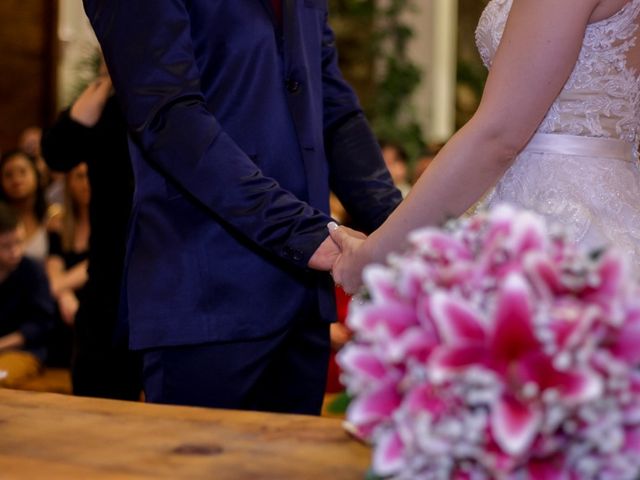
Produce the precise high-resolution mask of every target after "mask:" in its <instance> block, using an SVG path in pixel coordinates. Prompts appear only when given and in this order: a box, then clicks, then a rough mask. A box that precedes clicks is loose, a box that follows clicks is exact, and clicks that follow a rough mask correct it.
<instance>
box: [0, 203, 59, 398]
mask: <svg viewBox="0 0 640 480" xmlns="http://www.w3.org/2000/svg"><path fill="white" fill-rule="evenodd" d="M25 237H26V230H25V228H24V225H23V224H22V223H21V222H20V220H19V219H18V217H17V215H16V214H15V212H14V211H13V209H12V208H11V207H9V206H8V205H6V204H5V203H3V202H0V386H4V387H17V386H20V384H21V383H22V382H24V381H26V380H28V379H30V378H32V377H34V376H36V375H37V374H38V372H39V370H40V367H41V365H42V362H43V361H44V360H45V358H46V354H47V349H46V342H47V335H48V333H49V332H50V330H51V328H52V326H53V319H54V310H55V305H54V302H53V299H52V298H51V295H50V294H49V284H48V282H47V278H46V276H45V274H44V271H43V270H42V267H41V266H40V265H39V264H37V263H36V262H34V261H32V260H30V259H28V258H26V257H24V241H25Z"/></svg>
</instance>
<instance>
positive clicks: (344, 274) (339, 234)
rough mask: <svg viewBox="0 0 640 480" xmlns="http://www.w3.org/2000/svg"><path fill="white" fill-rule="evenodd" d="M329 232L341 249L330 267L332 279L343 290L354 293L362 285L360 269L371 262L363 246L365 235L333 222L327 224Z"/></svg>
mask: <svg viewBox="0 0 640 480" xmlns="http://www.w3.org/2000/svg"><path fill="white" fill-rule="evenodd" d="M329 232H330V235H331V238H332V239H333V241H334V242H336V243H337V244H338V246H339V247H340V251H341V253H340V255H339V256H338V258H337V260H336V261H335V263H334V264H333V268H332V269H331V273H332V275H333V280H334V281H335V282H336V284H337V285H341V286H342V288H343V289H344V291H345V292H347V293H349V294H354V293H356V292H357V291H358V289H359V288H360V286H361V285H362V269H363V268H364V267H365V266H366V265H367V264H368V263H370V262H371V259H370V258H369V255H368V254H367V251H366V248H363V246H364V245H365V240H366V239H367V236H366V235H365V234H363V233H361V232H357V231H355V230H352V229H350V228H347V227H342V226H338V225H336V224H335V223H331V224H329Z"/></svg>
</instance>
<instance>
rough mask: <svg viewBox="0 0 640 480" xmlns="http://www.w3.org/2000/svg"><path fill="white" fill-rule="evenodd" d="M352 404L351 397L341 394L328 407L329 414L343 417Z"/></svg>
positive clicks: (344, 393)
mask: <svg viewBox="0 0 640 480" xmlns="http://www.w3.org/2000/svg"><path fill="white" fill-rule="evenodd" d="M350 403H351V397H350V396H349V395H348V394H347V393H346V392H341V393H339V394H338V395H337V396H336V397H335V398H334V399H333V400H332V401H331V403H329V404H328V405H327V412H329V413H331V414H333V415H343V414H345V413H346V412H347V408H348V407H349V404H350Z"/></svg>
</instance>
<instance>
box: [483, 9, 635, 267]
mask: <svg viewBox="0 0 640 480" xmlns="http://www.w3.org/2000/svg"><path fill="white" fill-rule="evenodd" d="M511 5H512V0H491V1H490V2H489V4H488V5H487V8H486V9H485V11H484V13H483V14H482V17H481V19H480V23H479V24H478V29H477V31H476V41H477V45H478V49H479V51H480V54H481V56H482V58H483V61H484V63H485V65H486V66H487V67H488V68H490V67H491V61H492V59H493V56H494V55H495V52H496V50H497V48H498V45H499V43H500V40H501V37H502V33H503V31H504V28H505V24H506V22H507V17H508V16H509V11H510V9H511ZM639 22H640V0H630V1H629V2H628V3H627V4H626V5H625V6H624V7H623V8H622V9H621V10H620V11H618V12H617V13H616V14H615V15H613V16H612V17H610V18H608V19H606V20H602V21H599V22H596V23H593V24H590V25H589V26H588V28H587V31H586V35H585V38H584V41H583V45H582V51H581V52H580V56H579V59H578V61H577V63H576V66H575V69H574V71H573V73H572V75H571V77H570V78H569V80H568V81H567V83H566V84H565V86H564V89H563V90H562V92H561V93H560V95H559V96H558V98H557V99H556V100H555V102H554V104H553V106H552V107H551V108H550V109H549V111H548V113H547V115H546V118H545V119H544V121H543V122H542V123H541V124H540V126H539V128H538V131H537V133H536V134H535V135H534V137H533V138H532V140H531V142H530V143H529V145H528V146H527V147H526V148H525V149H524V150H523V151H522V152H521V153H520V155H519V156H518V158H517V159H516V161H515V163H514V164H513V166H512V167H511V168H510V169H509V170H508V172H507V173H506V174H505V176H504V177H503V178H502V179H501V180H500V181H499V183H498V184H497V186H496V187H495V189H494V190H493V191H492V192H490V193H489V195H488V197H487V198H486V200H485V201H484V202H483V203H484V205H491V204H495V203H499V202H508V203H512V204H515V205H518V206H521V207H524V208H528V209H531V210H534V211H537V212H539V213H540V214H543V215H545V216H546V217H547V218H548V219H549V220H550V221H551V222H552V223H558V224H561V225H562V226H563V227H565V228H567V229H568V230H569V233H570V235H572V237H573V238H575V239H577V241H578V242H579V243H581V244H583V245H585V246H586V247H587V248H599V247H603V246H611V245H613V246H615V247H616V248H618V249H620V250H621V251H622V252H623V253H625V254H626V255H627V256H628V257H629V260H630V261H631V262H633V264H634V265H635V268H636V269H637V272H638V274H639V275H640V169H639V164H638V154H637V142H638V139H639V130H640V83H639V80H640V77H639V75H638V71H637V68H638V67H640V65H634V64H633V62H632V61H631V59H632V58H638V55H637V53H638V50H637V48H638V47H639V46H638V45H636V43H637V42H639V41H640V38H639V37H640V31H639V28H638V27H639ZM550 54H552V53H551V52H550ZM524 55H526V52H525V53H524Z"/></svg>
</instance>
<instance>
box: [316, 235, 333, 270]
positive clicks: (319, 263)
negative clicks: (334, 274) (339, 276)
mask: <svg viewBox="0 0 640 480" xmlns="http://www.w3.org/2000/svg"><path fill="white" fill-rule="evenodd" d="M339 256H340V248H339V247H338V244H337V243H336V242H334V241H333V240H332V239H331V237H330V236H328V237H327V238H325V239H324V241H323V242H322V243H321V244H320V246H319V247H318V249H317V250H316V251H315V252H314V254H313V255H312V256H311V258H310V259H309V268H313V269H314V270H322V271H326V272H328V271H330V270H331V268H332V267H333V264H334V263H335V261H336V260H337V259H338V257H339Z"/></svg>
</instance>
